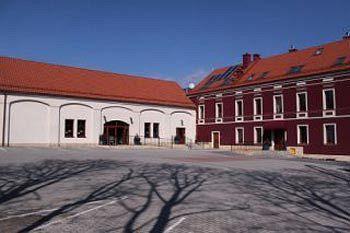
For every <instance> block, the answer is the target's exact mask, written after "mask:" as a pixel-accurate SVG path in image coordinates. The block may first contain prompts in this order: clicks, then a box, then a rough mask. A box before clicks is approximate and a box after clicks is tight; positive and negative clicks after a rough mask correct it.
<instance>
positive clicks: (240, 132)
mask: <svg viewBox="0 0 350 233" xmlns="http://www.w3.org/2000/svg"><path fill="white" fill-rule="evenodd" d="M243 142H244V128H241V127H239V128H236V144H243Z"/></svg>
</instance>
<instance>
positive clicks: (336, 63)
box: [334, 57, 346, 66]
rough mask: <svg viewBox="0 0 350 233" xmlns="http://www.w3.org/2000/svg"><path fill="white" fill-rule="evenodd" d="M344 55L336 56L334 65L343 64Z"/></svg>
mask: <svg viewBox="0 0 350 233" xmlns="http://www.w3.org/2000/svg"><path fill="white" fill-rule="evenodd" d="M345 59H346V57H338V58H337V60H336V61H335V63H334V66H340V65H343V64H344V62H345Z"/></svg>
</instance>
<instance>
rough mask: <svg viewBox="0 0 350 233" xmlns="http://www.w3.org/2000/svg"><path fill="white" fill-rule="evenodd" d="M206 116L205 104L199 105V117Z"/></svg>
mask: <svg viewBox="0 0 350 233" xmlns="http://www.w3.org/2000/svg"><path fill="white" fill-rule="evenodd" d="M203 118H204V106H199V119H203Z"/></svg>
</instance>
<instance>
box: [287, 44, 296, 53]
mask: <svg viewBox="0 0 350 233" xmlns="http://www.w3.org/2000/svg"><path fill="white" fill-rule="evenodd" d="M288 51H289V52H290V53H292V52H295V51H298V49H296V48H295V46H294V45H291V46H290V48H289V50H288Z"/></svg>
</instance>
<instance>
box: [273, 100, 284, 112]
mask: <svg viewBox="0 0 350 233" xmlns="http://www.w3.org/2000/svg"><path fill="white" fill-rule="evenodd" d="M275 104H276V109H275V111H276V113H277V114H281V113H283V106H282V97H281V96H276V97H275Z"/></svg>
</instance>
